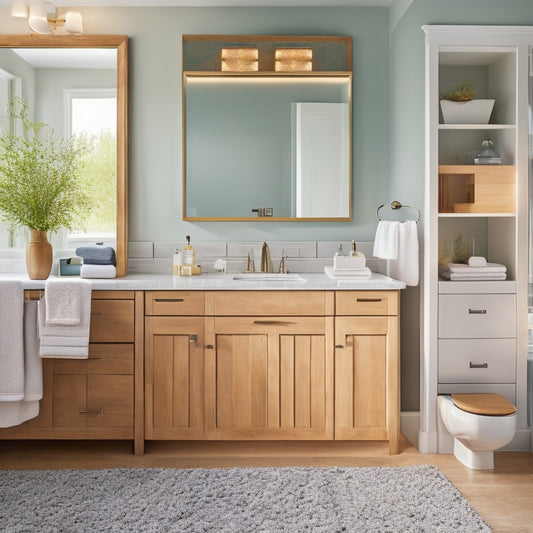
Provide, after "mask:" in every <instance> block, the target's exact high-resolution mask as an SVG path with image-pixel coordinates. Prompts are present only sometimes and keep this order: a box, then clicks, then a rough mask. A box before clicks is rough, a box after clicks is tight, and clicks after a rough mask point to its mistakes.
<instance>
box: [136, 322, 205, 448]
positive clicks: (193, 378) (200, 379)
mask: <svg viewBox="0 0 533 533" xmlns="http://www.w3.org/2000/svg"><path fill="white" fill-rule="evenodd" d="M145 339H146V349H145V407H146V409H145V429H146V438H147V439H200V438H203V437H204V416H203V411H204V346H203V344H204V340H203V339H204V319H203V318H200V317H172V316H168V317H167V316H165V317H147V318H146V319H145Z"/></svg>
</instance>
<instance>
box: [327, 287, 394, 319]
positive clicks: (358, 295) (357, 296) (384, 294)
mask: <svg viewBox="0 0 533 533" xmlns="http://www.w3.org/2000/svg"><path fill="white" fill-rule="evenodd" d="M335 312H336V314H337V315H367V316H372V315H397V314H398V293H397V292H396V291H337V292H336V293H335Z"/></svg>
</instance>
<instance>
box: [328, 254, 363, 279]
mask: <svg viewBox="0 0 533 533" xmlns="http://www.w3.org/2000/svg"><path fill="white" fill-rule="evenodd" d="M324 272H325V273H326V275H327V276H329V277H330V278H332V279H336V280H339V281H341V280H360V279H368V278H369V277H370V276H372V272H371V271H370V269H369V268H368V267H367V266H366V258H365V256H364V255H363V254H362V253H359V252H357V255H356V256H347V255H339V256H337V255H336V256H335V257H334V258H333V266H332V267H331V266H325V267H324Z"/></svg>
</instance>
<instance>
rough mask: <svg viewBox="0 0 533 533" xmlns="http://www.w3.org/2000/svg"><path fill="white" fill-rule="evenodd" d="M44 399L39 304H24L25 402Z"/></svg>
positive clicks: (32, 302)
mask: <svg viewBox="0 0 533 533" xmlns="http://www.w3.org/2000/svg"><path fill="white" fill-rule="evenodd" d="M42 397H43V363H42V361H41V358H40V357H39V337H38V335H37V302H36V301H35V300H29V301H27V302H26V303H25V304H24V400H25V401H26V402H30V401H36V400H40V399H41V398H42Z"/></svg>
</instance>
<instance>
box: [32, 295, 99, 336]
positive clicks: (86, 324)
mask: <svg viewBox="0 0 533 533" xmlns="http://www.w3.org/2000/svg"><path fill="white" fill-rule="evenodd" d="M38 315H39V320H38V323H39V337H40V339H41V342H44V343H45V344H46V340H43V339H44V338H45V337H88V336H89V328H90V322H91V299H90V298H88V299H87V301H86V302H84V304H83V305H82V309H81V315H80V323H79V324H78V325H76V326H48V325H46V300H45V299H44V298H43V299H42V300H41V301H40V302H39V311H38Z"/></svg>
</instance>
